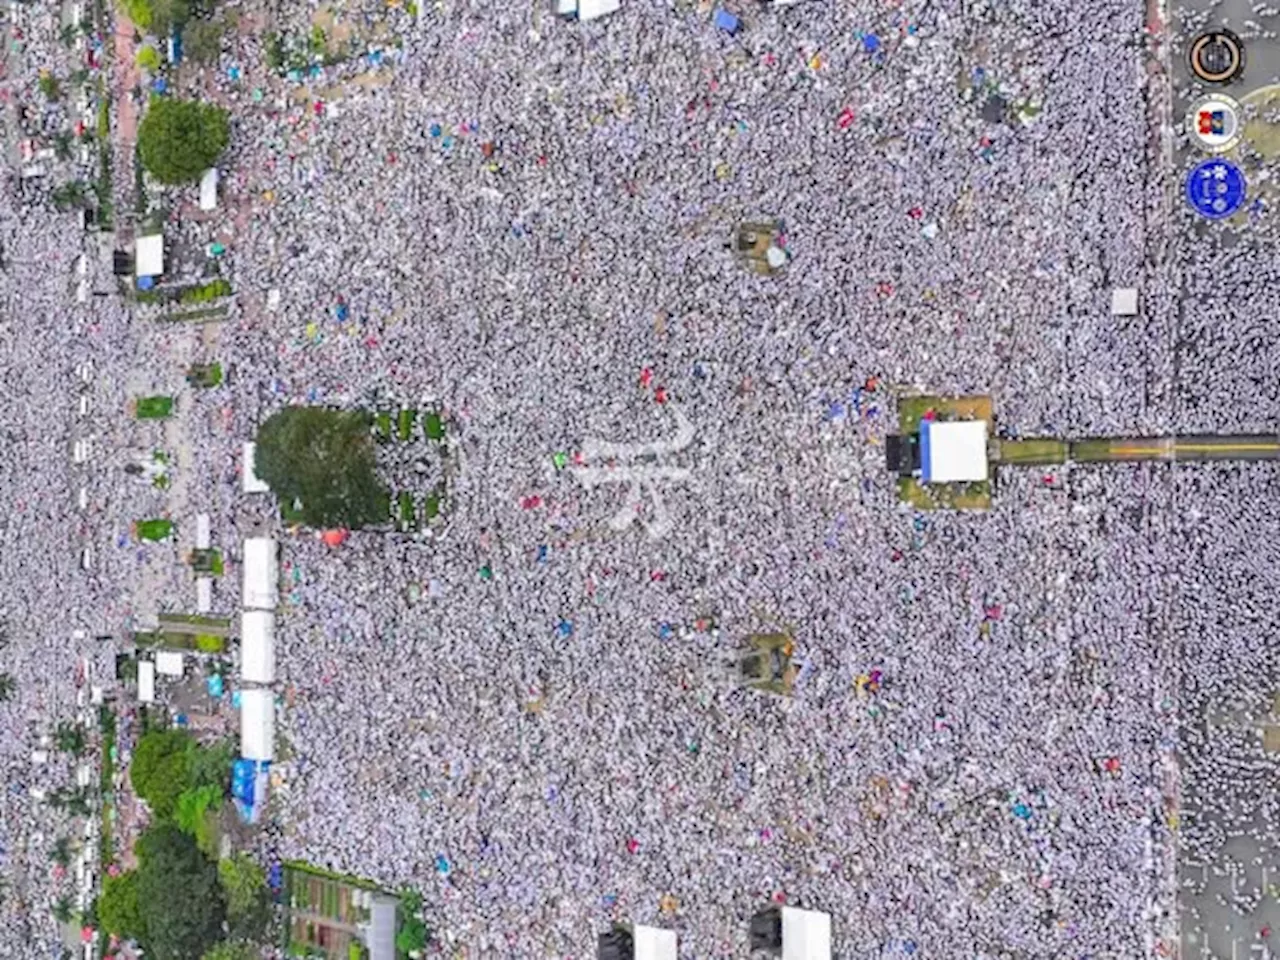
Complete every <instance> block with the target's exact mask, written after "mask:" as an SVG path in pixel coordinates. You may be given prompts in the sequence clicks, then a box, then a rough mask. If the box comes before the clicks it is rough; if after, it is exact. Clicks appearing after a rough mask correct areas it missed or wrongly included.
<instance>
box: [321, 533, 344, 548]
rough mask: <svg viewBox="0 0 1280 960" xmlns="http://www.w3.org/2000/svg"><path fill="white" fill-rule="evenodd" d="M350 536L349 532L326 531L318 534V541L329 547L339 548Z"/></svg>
mask: <svg viewBox="0 0 1280 960" xmlns="http://www.w3.org/2000/svg"><path fill="white" fill-rule="evenodd" d="M350 535H351V531H350V530H326V531H325V532H324V533H322V534H320V539H321V540H323V541H324V542H325V544H326V545H327V546H330V547H340V546H342V545H343V544H344V543H346V542H347V537H349V536H350Z"/></svg>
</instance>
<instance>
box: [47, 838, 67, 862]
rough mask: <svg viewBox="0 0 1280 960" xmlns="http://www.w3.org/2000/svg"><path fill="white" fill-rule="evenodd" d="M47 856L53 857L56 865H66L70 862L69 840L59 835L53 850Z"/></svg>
mask: <svg viewBox="0 0 1280 960" xmlns="http://www.w3.org/2000/svg"><path fill="white" fill-rule="evenodd" d="M49 856H50V857H52V858H53V862H54V863H56V864H57V865H58V866H60V867H65V866H67V864H69V863H70V862H71V841H70V840H68V839H67V838H66V837H59V838H58V842H57V843H55V844H54V845H53V850H52V851H51V852H50V854H49Z"/></svg>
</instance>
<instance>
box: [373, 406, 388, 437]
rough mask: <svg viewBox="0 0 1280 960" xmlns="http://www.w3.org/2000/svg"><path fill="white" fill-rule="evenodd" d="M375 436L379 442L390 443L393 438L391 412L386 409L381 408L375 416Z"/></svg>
mask: <svg viewBox="0 0 1280 960" xmlns="http://www.w3.org/2000/svg"><path fill="white" fill-rule="evenodd" d="M373 436H374V439H375V440H377V441H378V443H388V442H389V441H390V440H391V414H389V413H387V411H385V410H379V411H378V412H377V413H376V414H374V416H373Z"/></svg>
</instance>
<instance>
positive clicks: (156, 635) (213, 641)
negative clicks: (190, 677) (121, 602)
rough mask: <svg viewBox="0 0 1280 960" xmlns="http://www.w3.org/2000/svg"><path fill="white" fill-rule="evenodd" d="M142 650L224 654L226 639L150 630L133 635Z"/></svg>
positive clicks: (207, 634) (211, 635) (209, 635)
mask: <svg viewBox="0 0 1280 960" xmlns="http://www.w3.org/2000/svg"><path fill="white" fill-rule="evenodd" d="M133 642H134V644H136V645H137V646H138V647H140V648H142V649H151V648H160V649H163V650H184V651H189V652H192V653H226V652H227V638H226V637H219V636H217V635H215V634H212V633H178V632H177V631H175V630H151V631H145V632H142V633H135V634H134V635H133Z"/></svg>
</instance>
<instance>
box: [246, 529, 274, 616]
mask: <svg viewBox="0 0 1280 960" xmlns="http://www.w3.org/2000/svg"><path fill="white" fill-rule="evenodd" d="M279 562H280V558H279V555H278V553H277V551H276V542H275V541H274V540H272V539H271V538H270V537H250V538H249V539H247V540H246V541H245V542H244V602H243V604H242V606H243V607H244V608H245V609H246V610H274V609H275V608H276V606H277V605H278V604H279V602H280V584H279V579H280V569H279Z"/></svg>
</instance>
